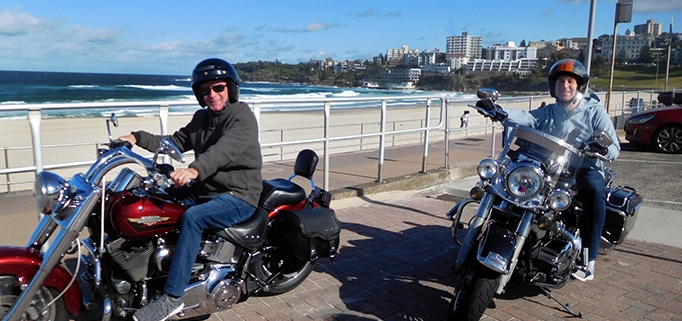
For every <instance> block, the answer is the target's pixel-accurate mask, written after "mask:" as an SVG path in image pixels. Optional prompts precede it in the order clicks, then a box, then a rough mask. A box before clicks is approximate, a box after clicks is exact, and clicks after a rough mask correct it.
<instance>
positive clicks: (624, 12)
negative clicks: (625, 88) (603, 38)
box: [606, 0, 632, 112]
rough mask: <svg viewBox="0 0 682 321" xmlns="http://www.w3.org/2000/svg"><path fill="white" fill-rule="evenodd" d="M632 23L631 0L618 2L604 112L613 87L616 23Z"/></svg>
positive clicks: (609, 102) (607, 109)
mask: <svg viewBox="0 0 682 321" xmlns="http://www.w3.org/2000/svg"><path fill="white" fill-rule="evenodd" d="M630 21H632V0H618V3H616V18H615V19H614V22H613V48H612V50H611V51H612V52H611V79H610V80H609V94H608V95H607V96H606V112H608V111H609V107H610V105H611V92H612V87H613V70H614V68H615V66H616V39H617V38H618V33H617V32H618V23H619V22H630Z"/></svg>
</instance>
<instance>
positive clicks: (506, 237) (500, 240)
mask: <svg viewBox="0 0 682 321" xmlns="http://www.w3.org/2000/svg"><path fill="white" fill-rule="evenodd" d="M514 249H516V233H515V232H514V231H511V230H509V229H507V228H505V227H504V226H500V224H496V223H495V221H491V222H490V224H489V225H488V229H487V231H486V234H485V236H484V237H483V240H481V243H479V245H478V257H477V259H478V261H479V262H481V264H483V265H484V266H486V267H488V268H490V269H491V270H493V271H495V272H498V273H502V274H509V273H510V272H511V271H510V267H511V263H512V259H513V256H514Z"/></svg>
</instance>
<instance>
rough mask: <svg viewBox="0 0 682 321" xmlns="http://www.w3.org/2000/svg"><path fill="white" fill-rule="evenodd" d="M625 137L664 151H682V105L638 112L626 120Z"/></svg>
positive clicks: (632, 141)
mask: <svg viewBox="0 0 682 321" xmlns="http://www.w3.org/2000/svg"><path fill="white" fill-rule="evenodd" d="M625 139H626V140H628V141H629V142H631V143H634V144H638V145H645V146H651V147H653V148H655V149H656V150H658V151H660V152H663V153H682V106H679V105H674V106H670V107H663V108H655V109H649V110H647V111H643V112H641V113H636V114H634V115H632V116H630V118H628V120H627V121H626V122H625Z"/></svg>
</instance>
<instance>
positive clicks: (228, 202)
mask: <svg viewBox="0 0 682 321" xmlns="http://www.w3.org/2000/svg"><path fill="white" fill-rule="evenodd" d="M255 210H256V208H255V207H253V205H251V204H249V203H247V202H245V201H243V200H241V199H240V198H238V197H235V196H234V195H232V194H219V195H216V196H213V197H212V198H211V199H210V200H208V201H207V202H205V203H200V204H197V205H194V206H191V207H190V208H188V209H187V211H186V212H185V213H184V214H182V217H181V218H180V237H179V238H178V244H177V246H176V248H175V253H174V254H173V262H172V264H171V268H170V271H169V273H168V280H166V287H165V289H164V291H165V292H166V293H168V294H170V295H172V296H175V297H182V296H183V294H185V287H187V285H188V284H189V277H190V273H191V272H192V266H193V265H194V262H195V261H196V259H197V254H198V253H199V249H200V244H201V236H202V234H203V232H204V230H206V229H209V228H224V227H228V226H233V225H236V224H238V223H241V222H244V221H246V220H247V219H248V218H249V217H251V215H253V213H254V212H255Z"/></svg>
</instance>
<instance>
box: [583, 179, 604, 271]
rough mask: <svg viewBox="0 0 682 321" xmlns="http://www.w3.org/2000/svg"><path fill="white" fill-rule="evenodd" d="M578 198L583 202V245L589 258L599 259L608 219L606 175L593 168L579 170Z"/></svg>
mask: <svg viewBox="0 0 682 321" xmlns="http://www.w3.org/2000/svg"><path fill="white" fill-rule="evenodd" d="M577 181H578V188H579V192H578V196H577V197H578V199H580V200H581V201H582V203H583V220H582V228H581V230H580V234H581V237H582V240H583V247H587V248H588V249H589V252H590V253H589V260H590V261H592V260H596V259H597V251H598V250H599V241H600V239H601V233H602V230H603V229H604V220H605V219H606V190H605V187H604V186H605V182H604V176H602V174H601V173H599V171H597V170H596V169H593V168H583V169H581V170H580V172H578V177H577Z"/></svg>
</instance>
